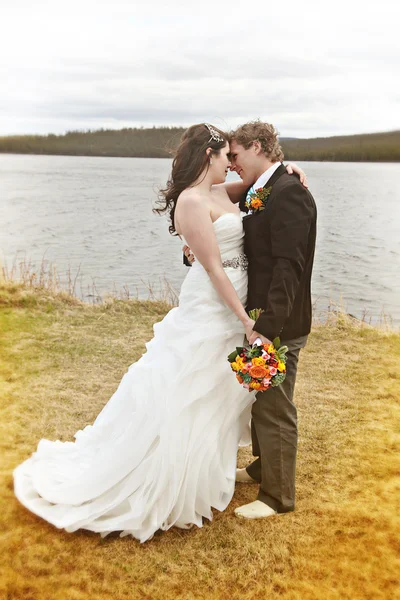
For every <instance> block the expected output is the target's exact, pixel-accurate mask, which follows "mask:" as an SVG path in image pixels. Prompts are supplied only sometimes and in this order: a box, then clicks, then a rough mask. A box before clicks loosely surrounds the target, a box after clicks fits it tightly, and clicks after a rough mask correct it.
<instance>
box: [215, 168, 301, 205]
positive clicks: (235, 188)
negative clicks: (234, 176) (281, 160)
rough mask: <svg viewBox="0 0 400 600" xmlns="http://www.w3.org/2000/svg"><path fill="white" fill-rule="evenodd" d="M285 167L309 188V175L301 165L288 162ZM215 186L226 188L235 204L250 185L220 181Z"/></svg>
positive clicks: (243, 195)
mask: <svg viewBox="0 0 400 600" xmlns="http://www.w3.org/2000/svg"><path fill="white" fill-rule="evenodd" d="M285 167H286V171H287V172H288V173H289V175H293V173H295V174H296V175H298V176H299V178H300V183H302V184H303V185H304V187H306V188H308V181H307V175H306V174H305V173H304V171H303V169H300V167H298V166H297V165H296V164H295V163H292V162H288V163H287V164H286V165H285ZM213 188H224V190H225V191H226V192H227V194H228V196H229V199H230V201H231V202H232V203H233V204H237V203H238V202H240V200H242V198H244V197H245V195H246V193H247V190H248V189H249V188H248V186H247V185H245V184H244V183H243V181H232V182H229V183H219V184H218V185H213Z"/></svg>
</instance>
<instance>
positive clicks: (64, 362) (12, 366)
mask: <svg viewBox="0 0 400 600" xmlns="http://www.w3.org/2000/svg"><path fill="white" fill-rule="evenodd" d="M166 310H167V305H166V304H163V303H151V302H144V303H142V302H137V301H131V302H121V301H110V302H109V303H108V304H107V303H106V304H103V305H100V306H88V305H85V304H83V303H81V302H79V301H76V300H74V299H73V298H70V297H68V296H66V295H64V296H63V295H58V296H57V295H54V294H50V293H48V292H46V291H42V292H41V291H35V290H29V289H25V288H22V287H21V286H18V285H16V284H15V285H14V284H10V283H7V284H4V283H3V284H0V331H1V334H2V335H1V342H0V369H1V372H0V393H1V410H2V425H1V445H2V465H1V484H0V485H1V505H0V507H1V520H2V523H1V544H2V558H1V563H2V564H1V565H0V566H1V570H2V576H1V584H0V592H1V594H2V597H4V598H6V599H7V600H15V599H18V600H83V599H85V600H86V599H90V600H106V599H111V598H112V599H113V600H122V599H126V600H128V599H129V600H136V599H151V600H161V599H162V600H164V599H168V600H169V599H171V600H175V599H176V600H178V599H185V600H186V599H206V598H207V599H209V598H212V599H221V600H223V599H228V598H229V599H240V600H252V599H257V600H260V599H262V600H263V599H266V598H268V599H269V598H285V599H288V600H289V599H290V600H292V599H293V600H300V599H301V600H304V599H313V598H315V599H324V600H325V599H343V598H349V599H352V600H353V599H367V598H368V599H369V598H370V599H374V600H375V599H379V598H388V599H391V598H395V597H396V595H397V594H398V589H399V588H398V586H399V575H398V574H399V572H400V562H399V540H398V537H397V536H398V531H399V527H398V525H399V522H398V520H399V519H398V514H399V488H400V486H399V478H398V476H399V457H398V456H399V455H398V442H399V438H398V431H399V421H400V418H399V396H400V368H399V363H400V335H399V334H396V333H388V332H386V333H385V332H382V331H378V330H374V329H372V328H369V327H356V326H353V325H352V324H351V323H350V322H348V321H346V320H342V321H340V320H339V321H336V323H335V324H334V325H330V326H329V325H321V326H317V327H315V328H314V329H313V332H312V334H311V335H310V339H309V343H308V346H307V348H306V349H305V350H304V351H303V353H302V356H301V361H300V368H299V376H298V385H297V394H296V397H297V405H298V409H299V420H300V446H299V459H298V477H297V489H298V496H297V510H296V511H295V512H294V513H291V514H288V515H283V516H279V517H275V518H272V519H269V520H265V521H255V522H251V521H250V522H247V521H241V520H238V519H236V518H235V516H234V514H233V509H234V508H235V507H236V506H238V505H240V504H242V503H244V502H247V501H251V500H252V499H254V497H255V493H256V488H255V487H254V486H253V485H238V486H237V489H236V492H235V496H234V498H233V501H232V503H231V505H230V506H229V507H228V508H227V510H226V511H225V512H224V513H217V512H215V516H214V520H213V522H212V523H209V522H206V523H205V524H204V527H203V528H202V529H195V530H191V531H181V530H177V529H172V530H170V531H168V532H164V533H161V534H160V535H158V534H157V535H156V536H155V537H154V538H153V540H151V541H150V542H148V543H146V544H143V545H140V544H139V543H138V542H137V541H136V540H133V539H127V538H123V539H120V538H119V537H118V536H117V534H115V535H113V536H110V537H108V538H106V539H104V540H101V538H100V537H99V536H97V535H95V534H91V533H89V532H84V531H80V532H77V533H75V534H67V533H65V532H64V531H58V530H56V529H55V528H53V527H52V526H50V525H48V524H47V523H45V522H44V521H42V520H40V519H38V518H37V517H35V516H34V515H32V514H30V513H29V512H28V511H26V510H25V509H24V508H23V507H22V506H21V505H19V503H18V502H17V501H16V499H15V498H14V495H13V490H12V475H11V474H12V469H13V468H14V467H15V466H16V465H17V464H18V463H19V462H21V461H22V460H23V459H25V458H26V457H27V456H28V455H29V454H30V453H31V452H32V451H33V450H34V449H35V447H36V444H37V442H38V440H39V438H41V437H47V438H50V439H56V438H59V439H62V440H67V439H71V437H72V435H73V434H74V433H75V431H76V430H77V429H80V428H82V426H84V425H85V424H87V423H90V422H91V421H92V420H93V419H94V417H95V416H96V415H97V413H98V412H99V410H100V409H101V407H102V406H103V405H104V403H105V402H106V401H107V400H108V398H109V397H110V395H111V394H112V392H113V391H114V389H115V387H116V386H117V384H118V382H119V380H120V378H121V376H122V375H123V374H124V372H125V371H126V368H127V366H128V365H129V364H130V363H131V362H133V361H134V360H136V359H137V358H138V357H139V356H140V355H141V353H142V352H143V350H144V342H145V341H146V340H148V339H149V338H150V337H151V335H152V324H153V323H154V322H155V321H156V320H159V319H161V318H162V316H163V315H164V314H165V312H166ZM238 460H239V465H240V466H242V465H244V464H246V463H247V462H248V461H249V460H250V451H249V450H248V449H244V450H241V451H240V452H239V458H238ZM396 502H397V505H396Z"/></svg>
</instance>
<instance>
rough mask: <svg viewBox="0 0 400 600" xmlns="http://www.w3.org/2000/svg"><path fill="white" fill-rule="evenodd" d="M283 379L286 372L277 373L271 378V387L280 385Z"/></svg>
mask: <svg viewBox="0 0 400 600" xmlns="http://www.w3.org/2000/svg"><path fill="white" fill-rule="evenodd" d="M285 379H286V373H277V374H276V375H274V377H273V378H272V379H271V385H272V387H276V386H277V385H280V384H281V383H282V382H283V381H285Z"/></svg>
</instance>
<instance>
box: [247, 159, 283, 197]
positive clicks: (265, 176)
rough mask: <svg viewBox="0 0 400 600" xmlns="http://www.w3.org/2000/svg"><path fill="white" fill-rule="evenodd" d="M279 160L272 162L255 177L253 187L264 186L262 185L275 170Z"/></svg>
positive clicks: (256, 188)
mask: <svg viewBox="0 0 400 600" xmlns="http://www.w3.org/2000/svg"><path fill="white" fill-rule="evenodd" d="M281 164H282V163H281V162H276V163H274V164H273V165H272V166H271V167H270V168H269V169H267V170H266V171H264V173H263V174H262V175H260V177H259V178H258V179H257V181H256V182H255V184H254V185H253V186H252V187H253V189H255V190H258V188H262V187H264V185H265V184H266V183H267V182H268V180H269V179H270V178H271V177H272V175H273V174H274V173H275V171H276V170H277V169H278V168H279V167H280V166H281Z"/></svg>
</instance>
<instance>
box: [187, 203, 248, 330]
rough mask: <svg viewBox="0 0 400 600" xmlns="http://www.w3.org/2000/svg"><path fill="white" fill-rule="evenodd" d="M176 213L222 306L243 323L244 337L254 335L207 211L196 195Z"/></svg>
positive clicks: (188, 241)
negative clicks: (223, 261)
mask: <svg viewBox="0 0 400 600" xmlns="http://www.w3.org/2000/svg"><path fill="white" fill-rule="evenodd" d="M180 209H181V210H180V211H179V225H180V230H181V232H182V234H183V236H184V238H185V239H186V241H187V243H188V244H189V246H190V248H191V250H192V252H193V254H194V255H195V257H196V260H197V261H198V262H200V263H201V264H202V266H203V267H204V269H205V270H206V271H207V274H208V276H209V277H210V279H211V282H212V284H213V286H214V287H215V289H216V291H217V292H218V294H219V296H220V298H221V299H222V300H223V302H224V303H225V304H226V305H227V306H228V307H229V308H230V309H231V311H232V312H233V313H235V315H236V316H237V317H238V318H239V319H240V320H241V321H242V323H243V326H244V328H245V331H246V335H251V334H252V333H253V331H252V328H253V325H254V321H253V320H252V319H250V317H249V315H248V314H247V313H246V311H245V309H244V307H243V305H242V303H241V301H240V299H239V296H238V295H237V293H236V290H235V288H234V287H233V285H232V283H231V281H230V279H229V277H228V276H227V274H226V273H225V271H224V268H223V266H222V262H221V254H220V251H219V247H218V243H217V239H216V237H215V232H214V227H213V224H212V221H211V215H210V210H209V208H208V207H207V205H206V204H205V203H204V200H202V199H199V198H198V197H196V196H195V195H191V194H187V195H186V197H185V199H184V200H183V199H181V206H180Z"/></svg>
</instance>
